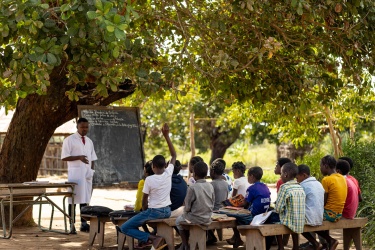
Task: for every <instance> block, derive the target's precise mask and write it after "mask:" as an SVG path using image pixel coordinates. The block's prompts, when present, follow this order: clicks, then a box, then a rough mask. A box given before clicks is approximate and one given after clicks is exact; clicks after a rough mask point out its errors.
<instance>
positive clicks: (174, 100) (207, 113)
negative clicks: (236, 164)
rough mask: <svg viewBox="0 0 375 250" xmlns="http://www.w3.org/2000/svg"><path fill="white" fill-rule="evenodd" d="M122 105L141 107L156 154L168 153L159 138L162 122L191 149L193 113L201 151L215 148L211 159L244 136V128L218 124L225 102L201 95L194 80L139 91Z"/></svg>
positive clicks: (196, 135)
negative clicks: (155, 91) (173, 86)
mask: <svg viewBox="0 0 375 250" xmlns="http://www.w3.org/2000/svg"><path fill="white" fill-rule="evenodd" d="M122 104H124V105H127V106H140V107H141V117H142V123H143V124H144V125H145V127H147V128H148V133H149V136H148V138H152V140H148V141H146V145H145V148H146V149H152V152H153V153H155V152H160V153H162V152H165V146H164V143H163V140H159V138H158V137H157V136H158V135H159V134H160V133H159V130H158V128H159V124H160V123H161V122H162V121H165V122H169V123H170V129H171V133H172V134H173V136H174V139H175V141H176V143H177V144H178V145H179V146H180V148H184V149H186V151H187V150H189V148H190V145H189V138H190V132H189V127H190V119H189V117H190V114H191V113H193V114H194V117H195V118H194V130H195V131H196V132H195V142H196V147H197V149H198V150H199V151H200V152H201V153H202V152H206V151H207V150H208V149H211V158H210V162H212V161H213V160H215V159H216V158H223V157H224V154H225V152H226V150H227V149H228V148H229V147H230V146H231V145H232V144H233V143H234V142H235V141H236V140H237V139H238V138H239V136H240V131H241V128H240V127H236V126H230V127H229V126H221V127H220V126H217V124H216V120H217V119H219V118H220V116H222V115H223V111H224V107H225V104H224V103H222V102H220V101H219V100H217V99H216V98H209V97H203V96H201V95H200V93H199V86H198V85H195V84H192V83H183V84H180V85H179V86H178V88H176V89H174V90H169V91H165V92H163V93H160V95H154V96H151V97H147V96H144V95H143V94H142V93H141V92H137V93H136V94H135V95H133V96H132V97H130V98H128V99H127V100H125V101H124V102H123V103H122ZM190 150H191V149H190Z"/></svg>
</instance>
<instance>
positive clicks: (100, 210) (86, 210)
mask: <svg viewBox="0 0 375 250" xmlns="http://www.w3.org/2000/svg"><path fill="white" fill-rule="evenodd" d="M112 211H113V210H112V209H110V208H108V207H103V206H85V207H83V208H82V209H81V214H82V215H83V214H87V215H94V216H98V217H108V216H109V213H110V212H112Z"/></svg>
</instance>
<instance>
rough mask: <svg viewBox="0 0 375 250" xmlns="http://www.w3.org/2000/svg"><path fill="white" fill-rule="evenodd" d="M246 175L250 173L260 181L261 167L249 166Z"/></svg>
mask: <svg viewBox="0 0 375 250" xmlns="http://www.w3.org/2000/svg"><path fill="white" fill-rule="evenodd" d="M247 175H248V176H250V175H252V176H254V177H255V179H257V180H258V181H260V180H261V179H262V176H263V169H262V168H261V167H258V166H255V167H251V168H249V171H247Z"/></svg>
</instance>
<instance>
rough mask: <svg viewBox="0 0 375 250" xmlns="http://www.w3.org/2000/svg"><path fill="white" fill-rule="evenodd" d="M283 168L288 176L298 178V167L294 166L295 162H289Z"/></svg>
mask: <svg viewBox="0 0 375 250" xmlns="http://www.w3.org/2000/svg"><path fill="white" fill-rule="evenodd" d="M282 168H283V170H284V171H283V172H285V173H287V174H288V176H290V177H292V178H296V176H297V173H298V167H297V165H296V164H294V163H293V162H288V163H285V164H284V165H283V167H282Z"/></svg>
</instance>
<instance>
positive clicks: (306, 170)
mask: <svg viewBox="0 0 375 250" xmlns="http://www.w3.org/2000/svg"><path fill="white" fill-rule="evenodd" d="M298 174H307V175H308V176H310V167H309V166H307V165H305V164H301V165H299V166H298Z"/></svg>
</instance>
